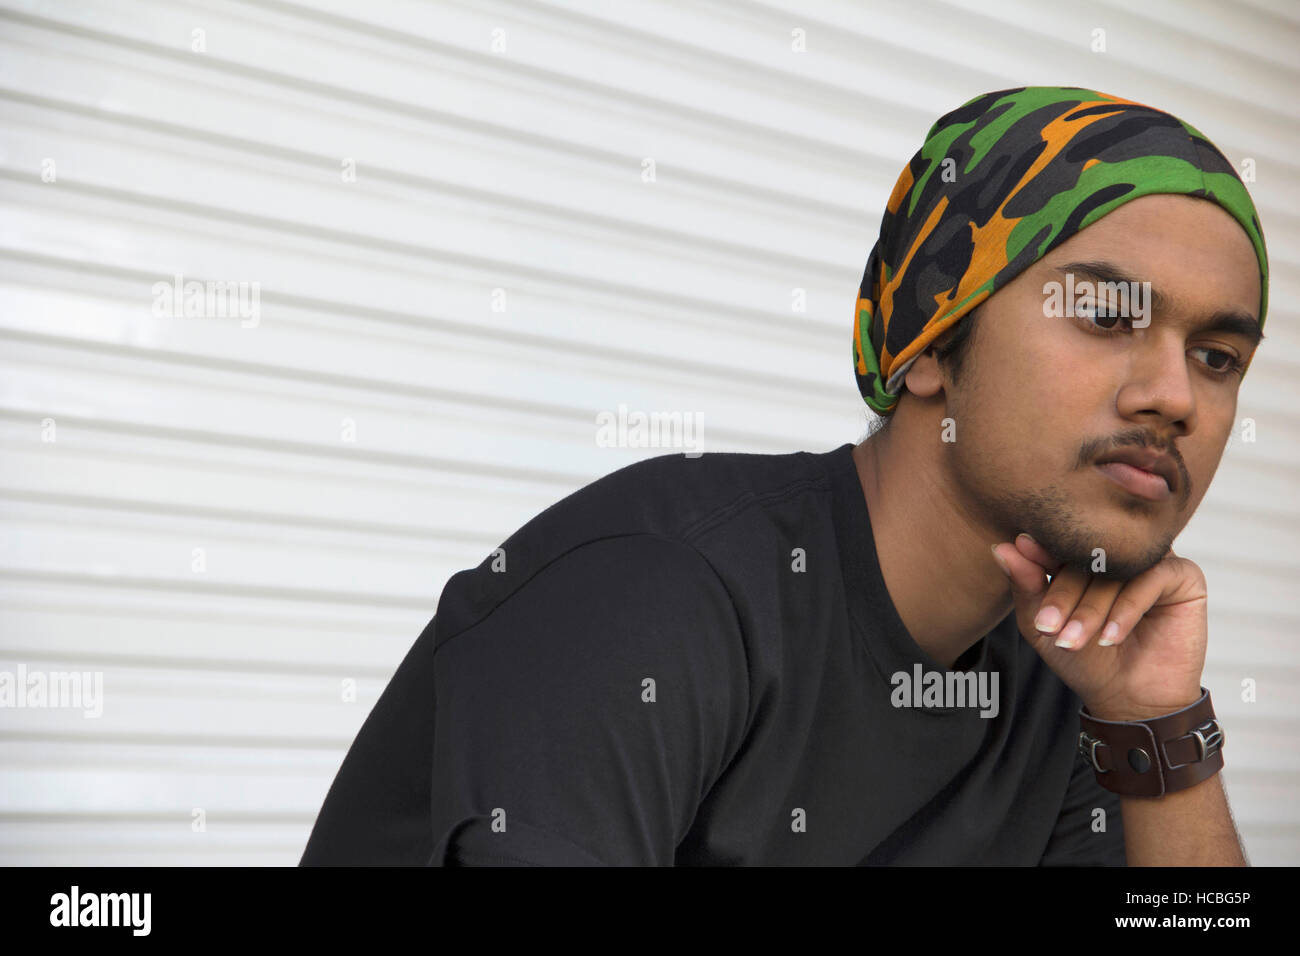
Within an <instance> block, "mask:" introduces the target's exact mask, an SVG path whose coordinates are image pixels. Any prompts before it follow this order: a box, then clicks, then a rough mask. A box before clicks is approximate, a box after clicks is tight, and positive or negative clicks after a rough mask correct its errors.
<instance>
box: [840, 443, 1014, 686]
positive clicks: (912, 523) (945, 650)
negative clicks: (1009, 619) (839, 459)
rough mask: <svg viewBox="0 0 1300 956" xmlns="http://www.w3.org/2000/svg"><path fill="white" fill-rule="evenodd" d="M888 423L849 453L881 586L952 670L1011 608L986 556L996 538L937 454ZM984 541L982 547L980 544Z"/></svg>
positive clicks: (920, 641) (921, 642) (913, 631)
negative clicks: (960, 494)
mask: <svg viewBox="0 0 1300 956" xmlns="http://www.w3.org/2000/svg"><path fill="white" fill-rule="evenodd" d="M902 425H903V423H902V422H894V423H892V424H891V426H890V428H889V429H888V430H886V431H885V432H880V433H877V434H875V435H873V436H871V437H870V438H868V439H867V440H866V441H864V442H862V443H861V444H860V445H858V446H857V447H855V448H854V449H853V460H854V463H855V464H856V465H857V469H858V480H859V481H860V483H861V485H862V491H863V494H864V495H865V496H866V501H867V511H868V512H869V513H870V516H871V531H872V534H873V536H874V537H875V541H876V554H877V555H878V556H879V559H880V570H881V573H882V575H883V576H884V579H885V586H886V587H887V588H888V590H889V596H890V598H891V600H892V601H893V603H894V607H895V609H896V610H897V611H898V616H899V617H900V618H901V619H902V621H903V624H904V625H905V626H906V627H907V631H908V633H909V634H910V635H911V636H912V640H914V641H915V642H916V643H917V645H918V646H920V648H921V649H922V650H924V651H925V652H926V653H927V654H929V655H930V657H932V658H933V659H934V660H935V661H936V662H938V663H939V664H941V665H942V666H943V667H944V668H951V667H952V665H953V663H954V662H955V661H956V660H957V659H958V658H959V657H961V655H962V654H963V653H965V652H966V651H967V650H968V649H969V648H970V647H971V646H972V645H974V644H975V643H976V642H977V641H978V640H979V639H980V638H982V637H983V636H984V635H985V634H987V633H988V632H989V631H991V630H992V629H993V628H994V627H995V626H996V625H997V623H998V622H999V621H1001V620H1002V619H1003V618H1004V617H1006V616H1007V614H1009V613H1010V612H1011V609H1012V607H1013V604H1012V600H1011V591H1010V588H1009V586H1008V584H1007V580H1006V578H1005V577H1004V576H1003V574H1002V572H1001V571H999V570H998V567H997V565H996V563H995V562H994V560H993V555H992V554H991V553H990V552H989V546H990V545H992V544H995V543H996V540H995V539H994V532H992V531H991V530H989V529H987V528H982V527H979V526H978V525H977V523H976V522H974V521H973V520H972V518H971V515H970V514H969V512H968V511H967V510H966V509H964V508H963V507H962V506H961V504H960V500H959V498H958V494H957V491H956V489H954V488H953V487H952V486H951V485H950V483H948V482H946V481H945V480H944V474H943V471H942V464H943V463H942V461H941V460H940V458H939V449H937V448H935V447H933V445H932V444H931V446H930V447H922V445H921V442H922V441H928V442H930V443H933V441H934V439H921V440H920V441H918V436H919V435H920V434H922V433H928V434H936V432H934V431H931V430H927V429H922V428H910V427H900V426H902ZM986 538H987V539H988V540H985V539H986Z"/></svg>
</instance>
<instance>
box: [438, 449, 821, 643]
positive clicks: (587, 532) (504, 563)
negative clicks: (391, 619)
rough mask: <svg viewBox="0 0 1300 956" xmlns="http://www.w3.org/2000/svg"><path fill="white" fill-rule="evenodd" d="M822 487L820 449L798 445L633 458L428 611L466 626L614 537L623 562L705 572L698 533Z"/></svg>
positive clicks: (510, 542)
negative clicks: (777, 450) (688, 566)
mask: <svg viewBox="0 0 1300 956" xmlns="http://www.w3.org/2000/svg"><path fill="white" fill-rule="evenodd" d="M826 484H827V479H826V473H825V469H824V467H823V464H822V461H821V456H820V455H819V454H817V453H810V452H803V451H799V452H790V453H787V454H749V453H741V452H708V453H704V454H702V455H698V456H696V457H689V456H687V455H684V454H670V455H658V456H655V457H652V458H647V459H644V460H642V461H638V462H634V463H632V464H630V465H626V466H624V467H622V468H619V469H617V470H615V471H612V472H610V473H608V474H606V475H604V476H602V477H600V478H597V479H596V480H594V481H592V482H590V483H588V484H587V485H584V486H583V487H581V488H579V489H577V490H576V491H574V492H572V493H571V494H569V495H567V496H565V497H564V498H562V499H560V500H559V501H557V502H555V503H554V504H552V505H550V506H549V507H547V508H546V509H545V510H543V511H541V512H540V513H539V514H537V515H536V516H534V517H533V518H531V519H530V520H529V521H527V522H525V523H524V524H523V525H522V526H520V527H519V528H518V529H517V530H516V531H515V532H513V533H512V534H511V535H510V536H509V537H508V538H506V540H505V541H503V542H502V543H501V544H500V545H499V546H498V547H497V548H494V549H493V550H492V551H491V552H490V553H489V554H488V555H487V556H486V557H485V558H484V559H483V560H482V562H480V564H479V565H478V566H477V567H475V568H470V569H467V570H464V571H460V572H458V573H457V574H455V575H453V576H452V577H451V579H450V580H449V581H448V582H447V585H446V587H445V588H444V590H443V594H442V598H441V599H440V601H439V604H438V615H439V616H440V617H442V618H443V619H444V620H448V624H449V625H450V624H451V621H450V620H449V619H452V618H454V619H455V624H456V626H468V624H470V623H472V622H473V621H474V620H477V619H478V618H480V617H482V616H484V615H485V614H486V613H488V612H489V611H490V610H491V609H492V608H494V607H495V606H496V605H498V604H500V603H501V602H502V601H504V600H505V599H507V598H508V597H509V596H510V595H511V594H512V593H514V591H515V590H517V589H518V588H520V587H522V586H524V585H525V584H526V583H527V582H529V581H530V580H532V579H533V578H534V577H535V576H537V575H538V574H540V573H541V572H542V571H544V570H545V569H547V568H548V567H550V566H552V565H553V564H555V563H556V562H559V561H563V560H565V558H566V556H569V555H573V554H575V553H576V552H577V551H579V550H580V549H582V548H584V546H588V545H592V544H593V543H596V542H606V541H609V540H611V539H623V543H622V546H621V547H620V549H619V551H620V555H621V558H622V560H624V561H632V562H635V561H636V556H637V553H638V552H640V553H643V555H644V557H645V560H647V561H665V560H679V561H681V562H686V563H692V564H697V565H699V566H701V567H704V568H705V569H707V565H704V562H703V558H702V557H701V556H700V555H698V554H696V553H695V552H694V548H695V542H696V540H697V538H698V536H699V535H700V534H701V533H703V532H705V531H707V530H708V529H713V528H716V527H717V526H718V525H719V524H720V523H725V522H744V521H746V520H748V515H750V514H752V513H753V512H752V511H751V510H750V509H748V508H747V506H748V505H751V504H754V503H762V502H765V501H773V500H779V499H781V498H782V497H783V496H789V495H796V494H799V493H800V492H801V491H802V490H805V489H813V490H817V489H823V488H825V487H826ZM672 545H675V547H674V546H672ZM627 570H628V571H632V570H633V568H631V567H629V568H628V569H627Z"/></svg>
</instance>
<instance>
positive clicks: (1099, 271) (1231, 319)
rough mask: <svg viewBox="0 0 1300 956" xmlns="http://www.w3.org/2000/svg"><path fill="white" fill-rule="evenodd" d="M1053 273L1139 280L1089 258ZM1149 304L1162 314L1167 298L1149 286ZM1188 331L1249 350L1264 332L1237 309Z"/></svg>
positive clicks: (1119, 280) (1251, 317) (1100, 260)
mask: <svg viewBox="0 0 1300 956" xmlns="http://www.w3.org/2000/svg"><path fill="white" fill-rule="evenodd" d="M1055 271H1056V272H1059V273H1061V274H1062V275H1064V274H1065V273H1067V272H1073V273H1075V274H1077V275H1083V276H1086V277H1087V278H1089V279H1092V280H1093V281H1094V282H1124V283H1128V282H1142V281H1143V280H1142V279H1140V278H1138V277H1137V276H1135V275H1133V274H1132V273H1130V272H1125V271H1124V270H1123V269H1122V268H1120V267H1119V266H1117V265H1115V263H1113V262H1106V261H1105V260H1102V259H1091V260H1088V261H1086V262H1067V263H1066V264H1065V265H1062V266H1058V267H1056V269H1055ZM1150 305H1151V308H1152V310H1156V309H1159V310H1162V311H1163V310H1164V309H1167V308H1168V307H1169V297H1168V296H1166V295H1164V294H1163V293H1162V292H1160V290H1159V289H1156V288H1154V287H1153V288H1152V289H1151V303H1150ZM1192 331H1194V332H1222V333H1223V334H1225V335H1240V336H1241V337H1242V338H1244V339H1246V340H1248V341H1249V342H1250V346H1251V348H1255V347H1256V346H1257V345H1259V343H1260V341H1261V340H1262V339H1263V338H1264V331H1263V329H1261V328H1260V327H1259V320H1257V319H1255V318H1254V317H1253V316H1251V314H1250V313H1249V312H1242V311H1240V310H1239V309H1226V310H1224V311H1221V312H1215V313H1214V314H1213V315H1211V316H1210V317H1209V318H1208V319H1207V320H1206V321H1204V322H1201V323H1198V324H1197V325H1195V326H1194V327H1193V329H1192Z"/></svg>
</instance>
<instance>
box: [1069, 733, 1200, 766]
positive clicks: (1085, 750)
mask: <svg viewBox="0 0 1300 956" xmlns="http://www.w3.org/2000/svg"><path fill="white" fill-rule="evenodd" d="M1220 736H1222V734H1220ZM1101 742H1102V741H1100V740H1098V739H1097V738H1096V737H1094V736H1092V734H1090V733H1088V732H1087V731H1086V730H1081V731H1079V753H1081V754H1083V755H1084V756H1085V757H1087V758H1088V762H1089V763H1090V764H1092V769H1093V770H1095V771H1097V773H1110V771H1109V770H1103V769H1102V766H1101V764H1099V763H1097V746H1098V745H1099V744H1100V743H1101ZM1198 746H1200V745H1199V744H1198Z"/></svg>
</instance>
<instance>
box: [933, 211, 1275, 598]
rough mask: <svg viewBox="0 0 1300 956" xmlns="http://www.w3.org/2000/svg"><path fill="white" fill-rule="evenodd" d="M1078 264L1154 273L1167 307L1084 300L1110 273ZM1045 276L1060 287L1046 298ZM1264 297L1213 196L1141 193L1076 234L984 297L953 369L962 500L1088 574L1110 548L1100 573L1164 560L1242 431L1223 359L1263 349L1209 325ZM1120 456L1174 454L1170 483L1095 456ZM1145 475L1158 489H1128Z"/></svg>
mask: <svg viewBox="0 0 1300 956" xmlns="http://www.w3.org/2000/svg"><path fill="white" fill-rule="evenodd" d="M1081 263H1087V264H1091V265H1093V266H1096V265H1097V264H1104V265H1105V266H1107V267H1112V268H1114V269H1115V270H1117V271H1119V272H1121V273H1125V274H1128V275H1131V276H1133V277H1135V278H1136V279H1138V280H1144V281H1148V282H1150V284H1151V285H1150V288H1151V291H1152V293H1153V294H1155V295H1156V296H1158V297H1160V298H1161V299H1162V300H1163V301H1162V304H1161V305H1160V307H1154V306H1153V305H1152V303H1151V302H1150V301H1147V302H1146V303H1145V305H1146V308H1147V310H1148V311H1147V314H1146V317H1145V319H1144V318H1143V317H1141V316H1138V315H1134V309H1135V306H1137V305H1138V303H1136V302H1133V301H1131V302H1130V303H1129V312H1128V313H1126V314H1127V315H1129V316H1131V318H1129V319H1125V318H1121V319H1119V320H1118V321H1115V320H1114V319H1112V318H1110V317H1108V316H1107V314H1106V313H1107V311H1108V310H1110V311H1112V312H1113V311H1114V309H1115V308H1116V306H1118V305H1119V304H1120V303H1119V301H1118V300H1117V299H1116V297H1115V296H1114V295H1113V294H1103V295H1102V296H1101V297H1100V298H1099V297H1098V296H1096V295H1093V296H1079V295H1078V294H1077V288H1078V286H1079V285H1080V284H1081V283H1083V282H1085V281H1094V282H1095V281H1096V279H1097V278H1098V277H1097V276H1095V275H1092V274H1088V273H1087V272H1085V271H1083V269H1082V266H1080V265H1079V264H1081ZM1067 272H1069V273H1072V274H1073V284H1074V286H1075V287H1076V297H1075V298H1076V301H1074V302H1072V301H1071V300H1070V299H1068V298H1064V292H1065V291H1066V290H1068V288H1069V284H1068V283H1069V279H1068V277H1067ZM1048 283H1058V284H1059V285H1057V286H1056V287H1051V288H1049V289H1048V291H1046V292H1045V291H1044V287H1045V286H1046V285H1047V284H1048ZM1052 292H1056V293H1057V294H1056V295H1055V297H1054V298H1053V297H1051V293H1052ZM1259 295H1260V284H1259V267H1258V264H1257V261H1256V258H1255V253H1254V250H1253V248H1252V246H1251V243H1250V240H1249V238H1248V237H1247V236H1246V233H1245V232H1244V231H1243V230H1242V228H1241V227H1240V226H1239V225H1238V224H1237V223H1236V221H1235V220H1234V219H1233V218H1232V217H1231V216H1230V215H1229V214H1228V213H1227V212H1226V211H1224V210H1223V209H1221V208H1219V207H1218V206H1217V205H1214V204H1213V203H1211V202H1208V201H1206V200H1201V199H1196V198H1194V197H1189V196H1179V195H1154V196H1144V197H1142V198H1140V199H1136V200H1133V201H1132V202H1128V203H1125V204H1124V205H1122V206H1120V207H1119V208H1118V209H1116V210H1115V211H1113V212H1111V213H1109V214H1107V215H1106V216H1103V217H1102V218H1101V219H1099V220H1098V221H1097V222H1095V223H1093V224H1092V225H1090V226H1088V227H1086V228H1085V229H1083V230H1082V231H1080V232H1079V233H1077V234H1076V235H1074V236H1072V237H1071V238H1070V239H1068V240H1067V241H1066V242H1064V243H1062V244H1061V245H1060V246H1059V247H1057V248H1056V249H1055V250H1053V251H1052V252H1051V253H1050V254H1049V255H1047V256H1045V257H1044V258H1042V259H1040V260H1039V261H1038V262H1036V263H1034V264H1033V265H1032V266H1031V267H1030V268H1028V269H1026V270H1025V271H1024V272H1022V273H1021V274H1020V275H1019V276H1017V277H1016V278H1015V280H1014V281H1012V282H1011V283H1009V284H1008V285H1006V286H1005V287H1003V288H1002V289H1000V290H999V291H998V292H997V293H996V294H994V295H993V296H991V297H990V298H989V299H987V300H986V301H985V302H984V303H983V305H982V307H981V309H980V314H979V317H978V322H979V334H978V336H977V337H976V339H975V341H974V342H973V343H972V345H971V349H970V352H969V353H968V354H967V356H966V362H965V364H964V366H963V367H962V370H961V375H960V380H959V384H956V385H954V384H952V383H951V382H950V381H948V380H947V378H946V372H945V383H944V391H945V397H946V409H947V411H946V414H947V415H950V416H952V417H953V419H954V420H955V421H956V423H957V441H956V442H955V443H953V444H952V445H951V446H949V447H950V448H951V456H952V459H951V462H950V464H951V465H952V468H953V471H954V474H953V476H952V477H953V480H954V481H956V482H957V483H958V485H959V486H960V487H961V491H962V494H963V496H964V497H965V499H966V500H967V501H970V502H973V503H974V506H975V507H976V508H978V509H979V510H980V511H981V512H982V515H981V517H982V518H983V520H985V521H988V522H991V523H992V524H993V525H994V527H995V528H997V529H999V530H1000V531H1001V532H1003V533H1004V538H1003V540H1011V539H1012V538H1013V537H1014V535H1015V534H1017V533H1018V532H1021V531H1025V532H1028V533H1029V534H1030V535H1031V536H1032V537H1033V538H1034V539H1035V540H1036V541H1038V542H1039V543H1040V544H1041V545H1043V547H1044V548H1046V549H1047V550H1048V552H1049V553H1051V554H1052V555H1054V556H1055V557H1056V558H1057V559H1058V560H1061V561H1064V562H1065V563H1067V564H1068V565H1071V566H1073V567H1075V568H1077V569H1079V570H1082V571H1093V570H1094V561H1095V558H1096V555H1095V553H1094V549H1096V548H1102V549H1104V552H1105V565H1106V569H1105V571H1104V572H1095V571H1094V573H1097V574H1098V576H1099V577H1105V578H1112V579H1116V580H1126V579H1128V578H1131V577H1133V576H1135V575H1137V574H1140V573H1141V572H1143V571H1145V570H1146V569H1147V568H1149V567H1151V566H1152V565H1154V564H1155V563H1156V562H1158V561H1159V560H1160V559H1161V558H1162V557H1163V556H1164V555H1165V553H1166V552H1167V551H1168V550H1169V547H1170V545H1171V544H1172V542H1173V540H1174V538H1175V537H1176V536H1177V535H1178V533H1179V532H1180V531H1181V530H1182V529H1183V527H1184V526H1185V525H1186V524H1187V522H1188V520H1189V519H1190V518H1191V516H1192V514H1193V513H1194V512H1195V510H1196V507H1197V506H1198V505H1199V504H1200V501H1201V498H1202V497H1203V496H1204V495H1205V491H1206V489H1207V488H1208V486H1209V484H1210V479H1211V478H1212V477H1213V475H1214V472H1215V470H1216V469H1217V468H1218V464H1219V459H1220V457H1221V456H1222V454H1223V450H1224V447H1225V445H1226V443H1227V440H1228V436H1229V433H1230V431H1231V429H1232V427H1233V423H1234V419H1235V415H1236V410H1237V392H1238V388H1239V385H1240V382H1241V376H1240V374H1239V373H1238V372H1236V371H1222V369H1224V368H1225V367H1230V366H1233V365H1235V364H1237V363H1241V364H1244V363H1245V362H1247V361H1248V360H1249V359H1250V357H1251V355H1252V353H1253V350H1254V341H1253V340H1252V339H1251V338H1250V337H1249V336H1247V335H1243V334H1242V333H1240V332H1237V331H1232V330H1222V329H1219V330H1209V329H1203V328H1200V327H1201V326H1203V325H1204V324H1205V323H1207V322H1209V321H1210V320H1211V319H1213V318H1214V317H1215V316H1216V315H1219V314H1221V313H1236V314H1238V315H1240V316H1245V317H1247V318H1249V319H1252V320H1256V324H1257V320H1258V315H1259ZM1056 305H1060V306H1062V308H1060V309H1056V308H1054V306H1056ZM1131 322H1136V323H1137V324H1138V327H1134V326H1133V325H1132V324H1131ZM1144 322H1149V325H1146V327H1141V326H1142V325H1143V323H1144ZM1107 327H1110V328H1111V329H1112V330H1113V334H1109V335H1107V334H1102V333H1104V332H1105V331H1106V329H1107ZM1121 450H1127V451H1134V450H1137V451H1143V452H1149V451H1154V452H1159V453H1164V454H1167V455H1168V456H1169V457H1170V458H1171V459H1172V462H1173V466H1174V469H1175V471H1176V479H1175V481H1174V484H1173V488H1172V493H1168V492H1166V491H1164V487H1165V486H1164V484H1163V483H1156V485H1154V486H1152V485H1151V479H1150V478H1149V477H1147V478H1145V479H1143V477H1142V475H1141V473H1133V472H1128V471H1125V470H1124V469H1123V468H1122V467H1120V468H1118V469H1117V468H1114V467H1108V468H1105V469H1103V468H1100V467H1099V466H1098V464H1097V462H1098V461H1099V459H1103V458H1105V457H1107V456H1108V455H1110V454H1112V453H1114V452H1116V451H1121ZM1108 474H1110V475H1113V476H1116V478H1117V479H1118V480H1116V478H1112V477H1108ZM1144 480H1145V482H1146V484H1147V485H1148V486H1151V488H1152V490H1153V491H1154V493H1155V497H1144V496H1142V495H1141V494H1140V493H1137V492H1135V491H1133V490H1130V489H1128V488H1126V487H1124V485H1123V484H1122V483H1121V482H1123V481H1129V482H1134V481H1135V482H1136V485H1134V487H1136V488H1138V489H1140V488H1141V487H1142V482H1143V481H1144ZM1162 494H1163V497H1162V496H1161V495H1162Z"/></svg>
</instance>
